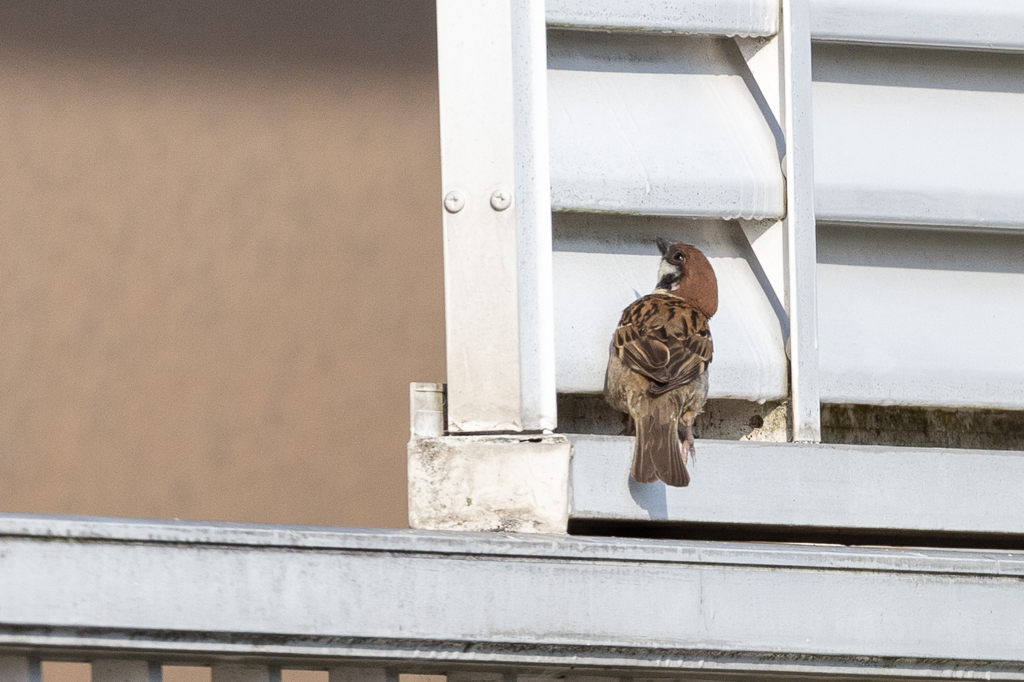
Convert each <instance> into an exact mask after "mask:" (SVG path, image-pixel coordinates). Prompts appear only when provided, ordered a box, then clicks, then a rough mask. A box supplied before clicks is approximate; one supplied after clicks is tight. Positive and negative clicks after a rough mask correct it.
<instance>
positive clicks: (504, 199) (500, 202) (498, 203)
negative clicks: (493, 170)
mask: <svg viewBox="0 0 1024 682" xmlns="http://www.w3.org/2000/svg"><path fill="white" fill-rule="evenodd" d="M511 205H512V192H509V191H508V190H507V189H496V190H494V194H492V195H491V208H493V209H494V210H495V211H504V210H505V209H506V208H508V207H509V206H511Z"/></svg>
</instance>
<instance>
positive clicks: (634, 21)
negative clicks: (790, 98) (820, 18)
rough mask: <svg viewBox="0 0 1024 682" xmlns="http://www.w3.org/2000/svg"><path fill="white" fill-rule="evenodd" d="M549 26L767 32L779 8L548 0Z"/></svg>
mask: <svg viewBox="0 0 1024 682" xmlns="http://www.w3.org/2000/svg"><path fill="white" fill-rule="evenodd" d="M547 22H548V25H549V26H557V27H567V28H584V29H607V30H627V31H636V30H644V31H670V32H675V33H700V34H705V35H725V36H770V35H774V34H775V33H776V32H777V31H778V30H779V7H778V4H777V3H775V2H771V1H770V0H690V1H689V2H665V0H547Z"/></svg>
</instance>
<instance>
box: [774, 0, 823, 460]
mask: <svg viewBox="0 0 1024 682" xmlns="http://www.w3.org/2000/svg"><path fill="white" fill-rule="evenodd" d="M808 1H809V0H782V60H783V91H784V95H783V101H782V104H783V106H782V126H783V130H784V132H785V136H786V159H785V163H784V169H785V172H786V242H785V247H786V310H787V312H788V313H789V350H790V394H791V398H792V405H791V410H792V420H793V440H796V441H809V442H817V441H820V440H821V405H820V403H819V390H818V322H817V275H816V271H817V236H816V234H815V224H814V146H813V135H814V126H813V120H812V117H813V115H812V106H811V31H810V10H809V8H808Z"/></svg>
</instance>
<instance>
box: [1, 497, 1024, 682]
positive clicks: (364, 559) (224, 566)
mask: <svg viewBox="0 0 1024 682" xmlns="http://www.w3.org/2000/svg"><path fill="white" fill-rule="evenodd" d="M1022 578H1024V555H1022V554H1020V553H1014V552H1009V551H995V550H987V551H983V552H980V551H979V552H974V551H964V550H959V551H950V550H947V551H941V550H924V549H914V550H910V549H879V548H844V547H829V546H809V545H803V546H801V545H789V546H787V545H770V544H731V543H723V542H691V541H688V542H669V541H658V540H629V539H617V538H581V537H569V536H554V535H549V536H544V535H508V534H495V533H490V534H485V533H441V532H422V531H398V530H368V529H351V528H315V527H301V528H300V527H288V526H256V525H232V524H209V523H183V522H162V521H143V520H122V519H85V518H59V517H39V516H16V515H0V657H2V659H0V660H2V661H3V662H2V664H0V665H2V667H0V679H3V680H4V682H22V681H23V680H33V679H36V680H38V671H39V666H38V661H39V660H76V661H91V662H93V670H94V673H95V675H96V677H94V679H95V680H97V681H99V680H102V681H103V682H114V681H116V682H143V681H145V682H152V681H153V679H154V678H156V679H159V665H158V664H165V665H166V664H174V665H188V664H191V665H205V666H210V667H211V668H212V670H213V680H214V682H227V681H229V680H230V681H232V682H234V681H235V680H238V681H245V682H249V681H255V680H260V681H261V682H262V681H268V682H269V681H270V680H274V679H277V675H278V674H279V671H280V670H281V669H285V670H288V669H307V670H309V669H317V670H330V671H331V675H332V677H331V680H333V681H334V682H357V681H359V682H362V681H363V680H366V681H367V682H371V681H373V680H377V681H379V682H386V680H389V679H390V680H394V676H395V675H397V674H398V673H427V674H430V673H432V674H447V675H448V676H449V677H450V678H457V679H462V680H481V679H487V680H494V679H497V678H501V679H507V678H509V677H514V676H515V677H520V678H523V677H549V678H550V677H563V676H569V677H572V676H602V677H609V678H617V677H630V678H653V677H674V678H679V679H684V678H685V679H702V680H703V679H709V678H713V677H720V678H721V677H723V676H725V677H733V678H734V677H736V676H749V675H771V676H778V675H786V676H793V675H814V676H817V677H825V678H833V679H836V678H846V677H849V676H856V677H861V678H862V677H865V676H871V677H896V678H907V679H909V678H939V677H952V676H955V677H971V678H977V677H982V678H984V679H996V680H998V679H1007V680H1009V679H1013V680H1021V679H1024V627H1022V626H1021V619H1020V614H1021V613H1024V581H1022ZM33 675H35V678H33Z"/></svg>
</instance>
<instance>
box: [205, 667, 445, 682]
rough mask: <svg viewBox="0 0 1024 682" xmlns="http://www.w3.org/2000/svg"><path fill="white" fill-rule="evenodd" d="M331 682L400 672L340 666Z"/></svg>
mask: <svg viewBox="0 0 1024 682" xmlns="http://www.w3.org/2000/svg"><path fill="white" fill-rule="evenodd" d="M449 679H450V678H449ZM214 682H216V680H214ZM330 682H398V673H395V672H392V671H390V670H385V669H384V668H349V667H340V668H334V669H332V670H331V674H330Z"/></svg>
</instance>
